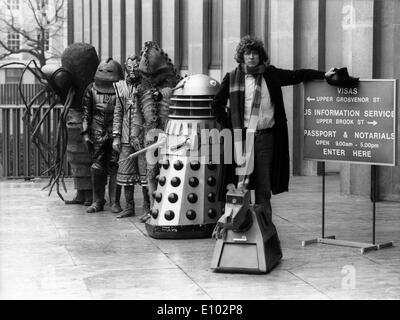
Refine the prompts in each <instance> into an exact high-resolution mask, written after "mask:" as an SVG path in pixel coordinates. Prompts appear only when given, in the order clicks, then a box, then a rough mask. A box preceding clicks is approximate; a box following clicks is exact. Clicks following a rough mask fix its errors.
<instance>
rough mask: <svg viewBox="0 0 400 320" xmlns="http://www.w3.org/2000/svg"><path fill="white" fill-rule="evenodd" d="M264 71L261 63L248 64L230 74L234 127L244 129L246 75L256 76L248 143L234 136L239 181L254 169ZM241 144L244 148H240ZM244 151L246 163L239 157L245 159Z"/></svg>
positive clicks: (243, 179)
mask: <svg viewBox="0 0 400 320" xmlns="http://www.w3.org/2000/svg"><path fill="white" fill-rule="evenodd" d="M264 72H265V66H264V65H259V66H257V67H255V68H248V67H246V65H240V66H239V67H237V68H236V69H235V70H234V71H232V72H231V74H230V81H229V84H230V87H229V100H230V109H231V118H232V127H233V129H242V128H243V126H244V125H243V118H244V97H245V75H246V74H252V75H254V76H255V77H256V85H255V88H254V95H253V101H252V106H251V114H250V120H249V126H248V128H247V132H246V143H245V144H243V140H242V139H238V138H239V137H237V136H236V135H235V136H234V147H235V153H236V159H237V160H236V161H237V164H238V165H239V166H240V167H241V168H238V170H237V174H238V175H239V176H240V178H239V181H241V182H244V181H245V180H246V179H247V177H248V176H249V175H250V174H251V173H252V171H253V169H254V132H255V131H256V128H257V122H258V117H259V113H260V106H261V81H262V77H263V73H264ZM240 146H241V147H242V148H240ZM243 147H245V148H246V150H243ZM243 151H245V159H246V161H245V163H240V161H239V159H243V157H242V156H243Z"/></svg>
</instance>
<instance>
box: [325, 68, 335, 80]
mask: <svg viewBox="0 0 400 320" xmlns="http://www.w3.org/2000/svg"><path fill="white" fill-rule="evenodd" d="M336 70H337V69H336V68H334V67H332V68H330V69H329V70H328V71H327V72H325V78H330V77H332V76H333V75H334V74H335V72H336Z"/></svg>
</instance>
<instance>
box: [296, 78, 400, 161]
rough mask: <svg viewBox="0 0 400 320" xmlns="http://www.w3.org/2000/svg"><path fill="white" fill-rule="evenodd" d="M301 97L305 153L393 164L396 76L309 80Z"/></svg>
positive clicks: (324, 158)
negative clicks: (341, 83)
mask: <svg viewBox="0 0 400 320" xmlns="http://www.w3.org/2000/svg"><path fill="white" fill-rule="evenodd" d="M304 99H305V101H304V158H305V159H312V160H320V161H341V162H350V163H352V162H355V163H367V164H371V165H386V166H395V165H396V164H397V109H396V80H360V82H359V84H358V85H357V87H355V88H341V87H336V86H331V85H329V84H328V83H327V82H326V81H312V82H308V83H306V84H305V85H304Z"/></svg>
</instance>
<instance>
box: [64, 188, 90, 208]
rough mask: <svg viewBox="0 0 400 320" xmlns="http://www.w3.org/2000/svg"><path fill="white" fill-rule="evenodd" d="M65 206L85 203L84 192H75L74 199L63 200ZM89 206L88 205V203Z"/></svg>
mask: <svg viewBox="0 0 400 320" xmlns="http://www.w3.org/2000/svg"><path fill="white" fill-rule="evenodd" d="M64 203H65V204H84V203H85V190H76V194H75V197H74V198H73V199H72V200H65V201H64ZM89 205H90V203H89Z"/></svg>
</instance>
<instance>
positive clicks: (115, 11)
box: [111, 0, 123, 63]
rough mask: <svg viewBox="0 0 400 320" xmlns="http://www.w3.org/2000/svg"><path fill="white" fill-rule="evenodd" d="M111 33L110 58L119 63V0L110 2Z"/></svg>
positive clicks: (120, 29)
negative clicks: (111, 48) (111, 50)
mask: <svg viewBox="0 0 400 320" xmlns="http://www.w3.org/2000/svg"><path fill="white" fill-rule="evenodd" d="M112 33H113V34H112V35H111V41H112V47H113V54H112V58H113V59H114V60H116V61H118V62H120V63H121V57H122V54H121V44H122V42H121V39H122V36H123V34H122V27H121V0H113V1H112Z"/></svg>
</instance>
